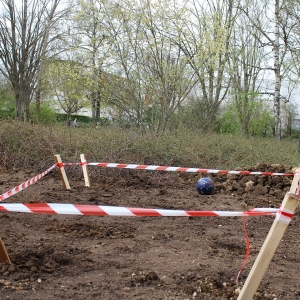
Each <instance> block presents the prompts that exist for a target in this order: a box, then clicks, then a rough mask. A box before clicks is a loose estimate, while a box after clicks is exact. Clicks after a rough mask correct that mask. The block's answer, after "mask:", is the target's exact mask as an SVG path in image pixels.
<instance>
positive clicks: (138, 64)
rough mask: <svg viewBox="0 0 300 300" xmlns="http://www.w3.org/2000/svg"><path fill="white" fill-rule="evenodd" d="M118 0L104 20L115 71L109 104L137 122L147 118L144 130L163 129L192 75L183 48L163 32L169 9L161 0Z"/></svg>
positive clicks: (192, 79) (186, 92)
mask: <svg viewBox="0 0 300 300" xmlns="http://www.w3.org/2000/svg"><path fill="white" fill-rule="evenodd" d="M124 4H126V5H124V6H121V5H115V9H114V14H115V19H112V18H110V20H109V22H110V24H109V28H110V30H112V34H111V35H112V36H115V43H114V47H113V50H114V54H115V65H114V68H116V69H118V70H119V71H120V73H119V80H117V81H116V83H117V85H118V88H116V87H115V86H113V87H114V88H113V89H112V97H111V103H113V104H114V105H115V106H117V107H119V108H121V109H122V110H123V112H125V113H126V115H127V118H128V119H129V120H133V122H135V124H137V125H138V126H140V127H143V126H144V123H143V122H144V120H145V119H147V125H148V126H149V129H150V130H152V131H156V132H158V131H164V130H166V129H167V128H168V125H169V122H170V118H171V116H172V115H173V114H174V113H175V111H176V110H177V109H178V107H179V106H180V105H181V104H182V103H183V102H184V100H185V99H186V97H187V95H188V94H189V92H190V90H191V88H192V87H193V86H194V84H195V80H196V78H195V76H194V72H193V71H192V70H191V68H190V66H189V64H188V60H187V59H186V57H185V55H184V53H183V51H182V50H181V49H180V48H179V46H178V45H177V44H175V43H174V42H173V41H172V39H170V38H169V37H168V36H167V35H166V34H165V32H164V31H165V30H166V28H167V27H168V22H167V20H168V18H171V17H172V15H174V14H175V11H172V10H171V9H170V7H168V6H166V5H165V4H166V3H163V2H162V3H156V2H154V1H148V0H145V1H135V2H133V1H128V2H126V3H124ZM167 7H168V9H167ZM108 15H109V16H112V14H107V16H108ZM121 91H123V92H121Z"/></svg>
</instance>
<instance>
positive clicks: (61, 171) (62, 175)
mask: <svg viewBox="0 0 300 300" xmlns="http://www.w3.org/2000/svg"><path fill="white" fill-rule="evenodd" d="M54 157H55V160H56V163H57V165H58V167H59V175H60V178H61V180H62V182H63V186H64V188H65V189H67V190H70V189H71V188H70V184H69V180H68V177H67V174H66V172H65V168H64V166H63V164H62V160H61V157H60V155H59V154H57V155H55V156H54Z"/></svg>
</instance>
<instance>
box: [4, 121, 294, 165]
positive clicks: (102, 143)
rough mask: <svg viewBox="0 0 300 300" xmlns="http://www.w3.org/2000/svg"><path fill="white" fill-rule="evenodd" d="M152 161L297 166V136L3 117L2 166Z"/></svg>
mask: <svg viewBox="0 0 300 300" xmlns="http://www.w3.org/2000/svg"><path fill="white" fill-rule="evenodd" d="M81 153H84V154H85V155H86V158H87V160H88V161H89V162H103V161H105V162H118V163H133V164H154V165H168V166H182V167H195V168H212V169H235V168H237V167H240V168H244V167H247V166H254V165H256V164H257V163H259V162H262V161H263V162H265V163H267V164H282V165H285V166H291V167H296V166H299V155H298V140H297V139H294V140H292V139H286V140H283V141H280V142H277V141H275V139H271V138H244V137H238V136H233V135H228V134H227V135H220V134H202V133H199V132H197V131H189V130H188V129H187V130H185V131H173V132H166V133H160V134H156V135H153V134H150V133H147V134H144V135H142V134H141V133H140V131H139V130H137V129H136V130H134V129H123V128H120V127H115V126H111V127H110V126H106V127H101V128H89V127H86V128H85V127H82V128H81V127H79V128H73V127H67V126H65V125H62V124H59V125H53V126H42V125H31V124H28V123H21V122H18V121H1V122H0V166H1V167H2V168H4V169H6V170H10V169H13V168H16V169H28V168H29V169H37V170H43V169H45V167H47V166H50V165H52V164H53V163H54V162H55V160H54V155H55V154H60V155H61V156H62V159H63V161H64V162H78V161H79V157H80V154H81Z"/></svg>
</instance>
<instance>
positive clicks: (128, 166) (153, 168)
mask: <svg viewBox="0 0 300 300" xmlns="http://www.w3.org/2000/svg"><path fill="white" fill-rule="evenodd" d="M79 164H80V163H79ZM63 165H64V166H68V165H70V164H68V163H64V164H63ZM86 165H88V166H98V167H107V168H119V169H136V170H149V171H173V172H187V173H212V174H222V175H223V174H232V175H265V176H294V174H292V173H276V172H252V171H230V170H213V169H198V168H183V167H171V166H154V165H134V164H118V163H105V162H102V163H97V162H90V163H86Z"/></svg>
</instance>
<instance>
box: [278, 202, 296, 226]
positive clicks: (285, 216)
mask: <svg viewBox="0 0 300 300" xmlns="http://www.w3.org/2000/svg"><path fill="white" fill-rule="evenodd" d="M293 216H294V213H293V212H292V211H290V210H288V209H284V210H282V207H281V206H280V208H279V210H278V211H277V213H276V219H277V220H278V221H280V222H282V223H285V224H289V223H290V222H291V221H292V217H293Z"/></svg>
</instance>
